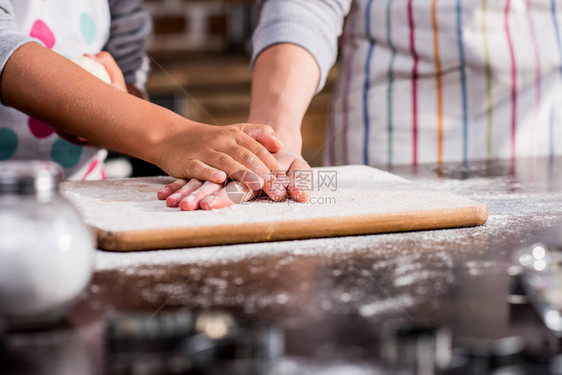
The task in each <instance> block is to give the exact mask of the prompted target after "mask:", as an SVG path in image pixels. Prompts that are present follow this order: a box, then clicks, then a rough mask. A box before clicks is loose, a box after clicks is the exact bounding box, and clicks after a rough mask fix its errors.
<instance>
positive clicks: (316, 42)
mask: <svg viewBox="0 0 562 375" xmlns="http://www.w3.org/2000/svg"><path fill="white" fill-rule="evenodd" d="M351 1H352V0H264V1H262V2H261V6H262V9H261V15H260V21H259V23H258V26H257V28H256V30H255V32H254V36H253V54H252V66H253V64H254V62H255V60H256V58H257V56H258V55H259V54H260V53H261V52H263V51H264V50H265V49H266V48H268V47H270V46H272V45H275V44H279V43H292V44H296V45H299V46H301V47H303V48H305V49H306V50H307V51H308V52H310V53H311V54H312V56H313V57H314V58H315V59H316V63H317V64H318V67H319V68H320V82H319V83H318V88H317V92H318V91H320V90H321V89H322V88H323V87H324V84H325V83H326V77H327V75H328V71H329V70H330V68H331V67H332V65H334V63H335V62H336V58H337V51H338V42H337V41H338V37H339V36H340V35H341V33H342V29H343V23H344V18H345V16H346V15H347V14H348V13H349V10H350V7H351Z"/></svg>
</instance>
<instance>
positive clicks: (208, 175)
mask: <svg viewBox="0 0 562 375" xmlns="http://www.w3.org/2000/svg"><path fill="white" fill-rule="evenodd" d="M174 126H176V125H172V127H174ZM159 144H161V145H162V150H163V151H162V154H163V155H162V157H161V159H160V161H159V162H158V163H157V165H159V166H160V167H161V168H162V169H164V171H166V172H167V173H168V174H169V175H170V176H174V177H179V178H183V179H184V180H182V181H183V184H185V183H187V181H186V180H189V179H198V180H200V181H209V182H214V183H217V184H221V183H222V182H224V181H226V180H227V178H231V179H232V180H236V181H240V182H242V183H243V184H244V185H245V186H247V187H248V189H251V190H260V189H263V191H264V192H265V193H266V194H268V195H269V196H270V197H272V199H276V200H281V199H284V198H286V196H287V192H286V190H285V188H284V186H283V184H281V183H280V182H279V181H278V179H277V177H276V176H274V175H273V174H272V173H271V171H277V170H279V164H278V163H277V161H276V160H275V158H274V157H273V155H272V154H271V153H270V152H278V151H280V150H281V148H282V147H283V145H282V143H281V141H279V139H278V138H277V137H276V136H275V133H274V131H273V129H271V128H270V127H269V126H267V125H255V124H238V125H230V126H221V127H219V126H209V125H202V124H195V126H194V125H191V126H187V127H186V125H185V124H181V127H180V126H176V129H174V128H172V129H171V130H170V135H169V136H168V137H167V138H166V139H165V140H163V141H161V142H159ZM182 181H180V183H181V182H182ZM207 185H208V184H207ZM207 185H206V186H207ZM220 186H221V185H219V187H220ZM174 187H175V185H173V186H170V187H169V189H168V190H166V189H164V191H163V192H162V193H161V194H160V195H159V196H161V197H163V196H166V197H167V196H168V195H170V194H172V193H173V191H172V190H174ZM190 187H195V182H194V183H192V184H191V185H190ZM197 188H199V186H197ZM175 190H177V189H175ZM205 192H207V190H205ZM212 192H214V191H212ZM212 192H207V194H204V195H203V196H202V197H201V198H203V197H204V196H206V195H208V194H210V193H212ZM174 197H175V196H174ZM162 199H165V198H162ZM178 203H179V202H178ZM196 208H197V207H196Z"/></svg>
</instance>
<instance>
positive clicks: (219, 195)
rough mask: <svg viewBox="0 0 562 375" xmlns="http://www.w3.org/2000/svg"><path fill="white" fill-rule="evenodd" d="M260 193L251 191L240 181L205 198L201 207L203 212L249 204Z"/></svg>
mask: <svg viewBox="0 0 562 375" xmlns="http://www.w3.org/2000/svg"><path fill="white" fill-rule="evenodd" d="M257 193H259V190H255V191H253V192H252V191H250V189H248V187H247V186H246V185H244V184H242V183H240V182H238V181H231V182H230V183H228V185H226V186H225V187H223V188H222V189H220V190H219V191H217V192H215V193H214V194H212V195H209V196H208V197H206V198H204V199H203V200H202V201H201V203H200V204H199V207H200V208H201V209H203V210H212V209H218V208H225V207H228V206H231V205H233V204H236V203H238V204H241V203H245V202H248V201H250V200H252V199H253V198H254V196H255V195H256V194H257Z"/></svg>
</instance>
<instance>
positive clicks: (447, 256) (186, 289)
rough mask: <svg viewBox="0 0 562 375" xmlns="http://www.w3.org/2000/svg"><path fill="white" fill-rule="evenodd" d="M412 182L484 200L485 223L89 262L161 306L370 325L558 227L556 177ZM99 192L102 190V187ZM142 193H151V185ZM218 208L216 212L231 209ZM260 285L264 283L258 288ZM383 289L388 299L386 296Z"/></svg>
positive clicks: (484, 270)
mask: <svg viewBox="0 0 562 375" xmlns="http://www.w3.org/2000/svg"><path fill="white" fill-rule="evenodd" d="M158 181H160V182H161V183H160V184H159V186H154V187H150V189H155V188H158V187H160V186H162V185H163V184H164V183H165V182H166V181H169V180H168V179H160V180H158ZM402 181H403V180H402ZM414 182H416V183H417V184H420V185H422V186H426V187H427V189H432V190H439V191H443V192H447V193H452V194H457V195H461V196H464V197H467V198H471V199H474V200H477V201H481V202H483V203H485V204H486V205H487V206H488V209H489V218H488V222H487V223H486V224H485V225H483V226H480V227H472V228H459V229H447V230H434V231H420V232H408V233H393V234H380V235H368V236H350V237H338V238H323V239H310V240H303V241H285V242H270V243H257V244H244V245H230V246H209V247H204V248H194V249H176V250H161V251H145V252H134V253H108V252H102V251H98V252H97V254H96V269H97V272H98V273H101V274H103V273H106V272H116V273H130V274H133V275H136V276H138V275H146V277H147V278H146V279H144V280H145V281H149V282H150V284H141V282H140V281H139V284H138V291H139V292H138V293H139V298H141V299H142V300H144V301H147V302H151V303H154V304H159V303H162V301H165V300H167V301H168V302H167V304H168V305H170V306H180V305H181V306H189V307H190V308H191V307H192V308H205V307H210V306H212V307H216V306H218V307H226V308H228V307H229V306H236V307H237V308H240V310H241V311H244V312H245V313H247V314H260V313H262V312H263V311H269V312H271V311H273V312H277V311H279V314H281V315H282V314H283V311H284V309H291V308H292V309H293V311H296V310H295V306H298V311H300V313H301V314H302V315H303V316H310V317H317V316H318V313H319V311H322V313H323V314H328V315H333V316H342V314H359V315H360V316H361V317H362V318H363V319H366V320H369V321H370V322H373V323H376V322H377V321H378V320H379V318H380V317H382V316H398V317H402V316H403V314H404V311H406V312H409V311H411V310H413V309H416V308H417V306H420V305H422V304H424V306H425V307H427V305H428V304H429V305H430V306H434V305H435V306H439V304H440V303H442V302H441V299H440V296H441V295H442V294H443V293H447V292H448V291H450V290H451V287H452V286H453V285H455V283H457V282H459V280H457V279H456V277H457V276H455V275H461V276H462V275H464V276H462V277H465V278H468V279H469V280H471V279H472V278H474V279H475V280H476V278H477V277H480V276H482V275H485V274H489V273H498V272H502V273H505V269H506V268H507V266H508V265H509V264H510V262H511V258H510V257H509V256H508V255H509V254H508V253H506V250H505V249H506V246H509V247H510V248H517V247H518V246H526V245H528V244H530V243H533V242H535V241H536V238H535V237H534V232H535V231H536V230H538V229H541V228H547V227H551V226H555V225H558V223H559V221H560V220H561V219H562V207H561V204H562V203H561V202H562V192H560V190H561V189H560V182H556V181H554V182H553V183H554V184H558V185H554V188H553V189H552V191H549V190H548V188H543V189H539V188H536V187H534V186H533V185H529V184H528V183H525V182H524V181H523V182H521V181H516V180H514V178H513V177H511V176H507V175H506V176H502V177H496V178H472V179H466V180H457V179H446V178H442V179H425V178H421V179H416V180H415V181H414ZM157 185H158V184H157ZM99 194H100V197H103V194H104V192H103V191H102V190H100V191H99ZM118 196H120V197H121V198H122V199H124V200H127V199H131V192H126V191H122V190H119V194H118ZM100 199H101V198H100ZM146 199H147V200H154V199H155V198H154V195H153V194H152V192H151V193H150V194H148V195H147V196H146ZM358 200H360V199H359V198H358ZM157 203H159V204H161V205H163V202H157ZM296 210H298V208H296ZM167 212H173V210H170V211H167ZM225 212H226V211H225ZM228 212H229V213H228V214H225V213H221V215H230V214H232V212H234V211H232V210H229V211H228ZM219 213H220V211H216V212H215V214H217V215H218V214H219ZM514 239H516V240H515V242H513V241H514ZM309 259H310V260H311V262H313V264H314V270H315V272H319V271H318V270H322V271H323V272H326V275H320V276H318V277H315V278H313V279H312V280H309V279H308V278H302V279H295V280H291V282H290V284H291V287H290V288H289V287H283V286H282V285H283V281H284V280H285V278H286V277H287V276H292V275H295V274H294V273H293V271H292V270H293V269H297V268H298V267H299V266H300V265H302V264H303V262H304V263H306V262H307V260H309ZM179 266H181V267H183V268H182V270H183V272H184V274H185V277H184V278H180V279H174V280H170V279H169V271H170V270H176V271H175V272H177V268H178V267H179ZM215 269H216V270H217V271H216V272H215V273H213V270H215ZM240 269H243V271H244V272H240ZM219 280H220V281H219ZM319 280H321V281H322V282H323V284H318V281H319ZM339 280H345V283H340V282H339ZM266 282H267V283H270V286H269V288H262V287H263V284H264V283H266ZM463 282H466V279H465V280H464V281H463ZM385 291H387V292H389V291H390V292H391V294H390V295H392V296H396V297H395V298H392V299H389V295H388V294H386V293H385ZM96 292H97V289H96ZM303 299H304V300H305V301H304V302H303Z"/></svg>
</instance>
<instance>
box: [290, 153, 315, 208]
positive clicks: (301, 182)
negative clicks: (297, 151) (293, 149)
mask: <svg viewBox="0 0 562 375" xmlns="http://www.w3.org/2000/svg"><path fill="white" fill-rule="evenodd" d="M308 170H310V166H309V165H308V164H307V162H305V161H304V160H303V159H300V158H297V159H295V160H294V161H293V163H292V164H291V166H290V167H289V171H288V173H287V174H288V176H289V180H290V183H289V187H288V188H287V190H288V192H289V196H290V197H291V198H293V199H294V200H295V201H297V202H301V203H304V202H306V201H308V192H309V191H311V190H312V179H310V180H307V179H304V178H302V177H299V173H298V172H300V171H308Z"/></svg>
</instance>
